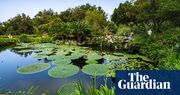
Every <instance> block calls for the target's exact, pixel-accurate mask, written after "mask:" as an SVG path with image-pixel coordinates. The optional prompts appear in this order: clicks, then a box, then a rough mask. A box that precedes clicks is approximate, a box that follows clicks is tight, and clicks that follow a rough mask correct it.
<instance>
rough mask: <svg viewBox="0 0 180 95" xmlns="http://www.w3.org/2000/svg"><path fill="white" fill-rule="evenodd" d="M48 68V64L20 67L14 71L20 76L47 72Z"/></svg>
mask: <svg viewBox="0 0 180 95" xmlns="http://www.w3.org/2000/svg"><path fill="white" fill-rule="evenodd" d="M49 67H50V64H48V63H38V64H31V65H27V66H23V67H20V68H18V69H17V70H16V71H17V72H18V73H20V74H34V73H38V72H42V71H44V70H47V69H48V68H49Z"/></svg>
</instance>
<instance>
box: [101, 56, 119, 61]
mask: <svg viewBox="0 0 180 95" xmlns="http://www.w3.org/2000/svg"><path fill="white" fill-rule="evenodd" d="M103 58H104V59H107V60H109V61H112V60H118V59H119V58H120V57H118V56H115V55H104V56H103Z"/></svg>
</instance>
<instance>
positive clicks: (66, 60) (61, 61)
mask: <svg viewBox="0 0 180 95" xmlns="http://www.w3.org/2000/svg"><path fill="white" fill-rule="evenodd" d="M53 63H54V64H56V65H60V64H70V63H71V59H69V58H60V59H56V60H55V61H53Z"/></svg>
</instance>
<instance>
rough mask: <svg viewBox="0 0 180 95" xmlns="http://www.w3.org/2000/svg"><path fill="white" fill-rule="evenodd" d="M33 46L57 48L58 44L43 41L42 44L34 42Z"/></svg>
mask: <svg viewBox="0 0 180 95" xmlns="http://www.w3.org/2000/svg"><path fill="white" fill-rule="evenodd" d="M31 47H33V48H57V47H58V46H57V45H56V44H52V43H41V44H33V45H31Z"/></svg>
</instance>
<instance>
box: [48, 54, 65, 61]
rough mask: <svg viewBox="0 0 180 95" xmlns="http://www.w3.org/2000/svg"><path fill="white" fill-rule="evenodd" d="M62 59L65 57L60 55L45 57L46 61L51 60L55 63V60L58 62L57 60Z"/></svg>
mask: <svg viewBox="0 0 180 95" xmlns="http://www.w3.org/2000/svg"><path fill="white" fill-rule="evenodd" d="M63 58H65V55H60V54H58V55H57V54H56V55H51V56H48V57H47V59H48V60H52V61H55V60H58V59H63Z"/></svg>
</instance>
